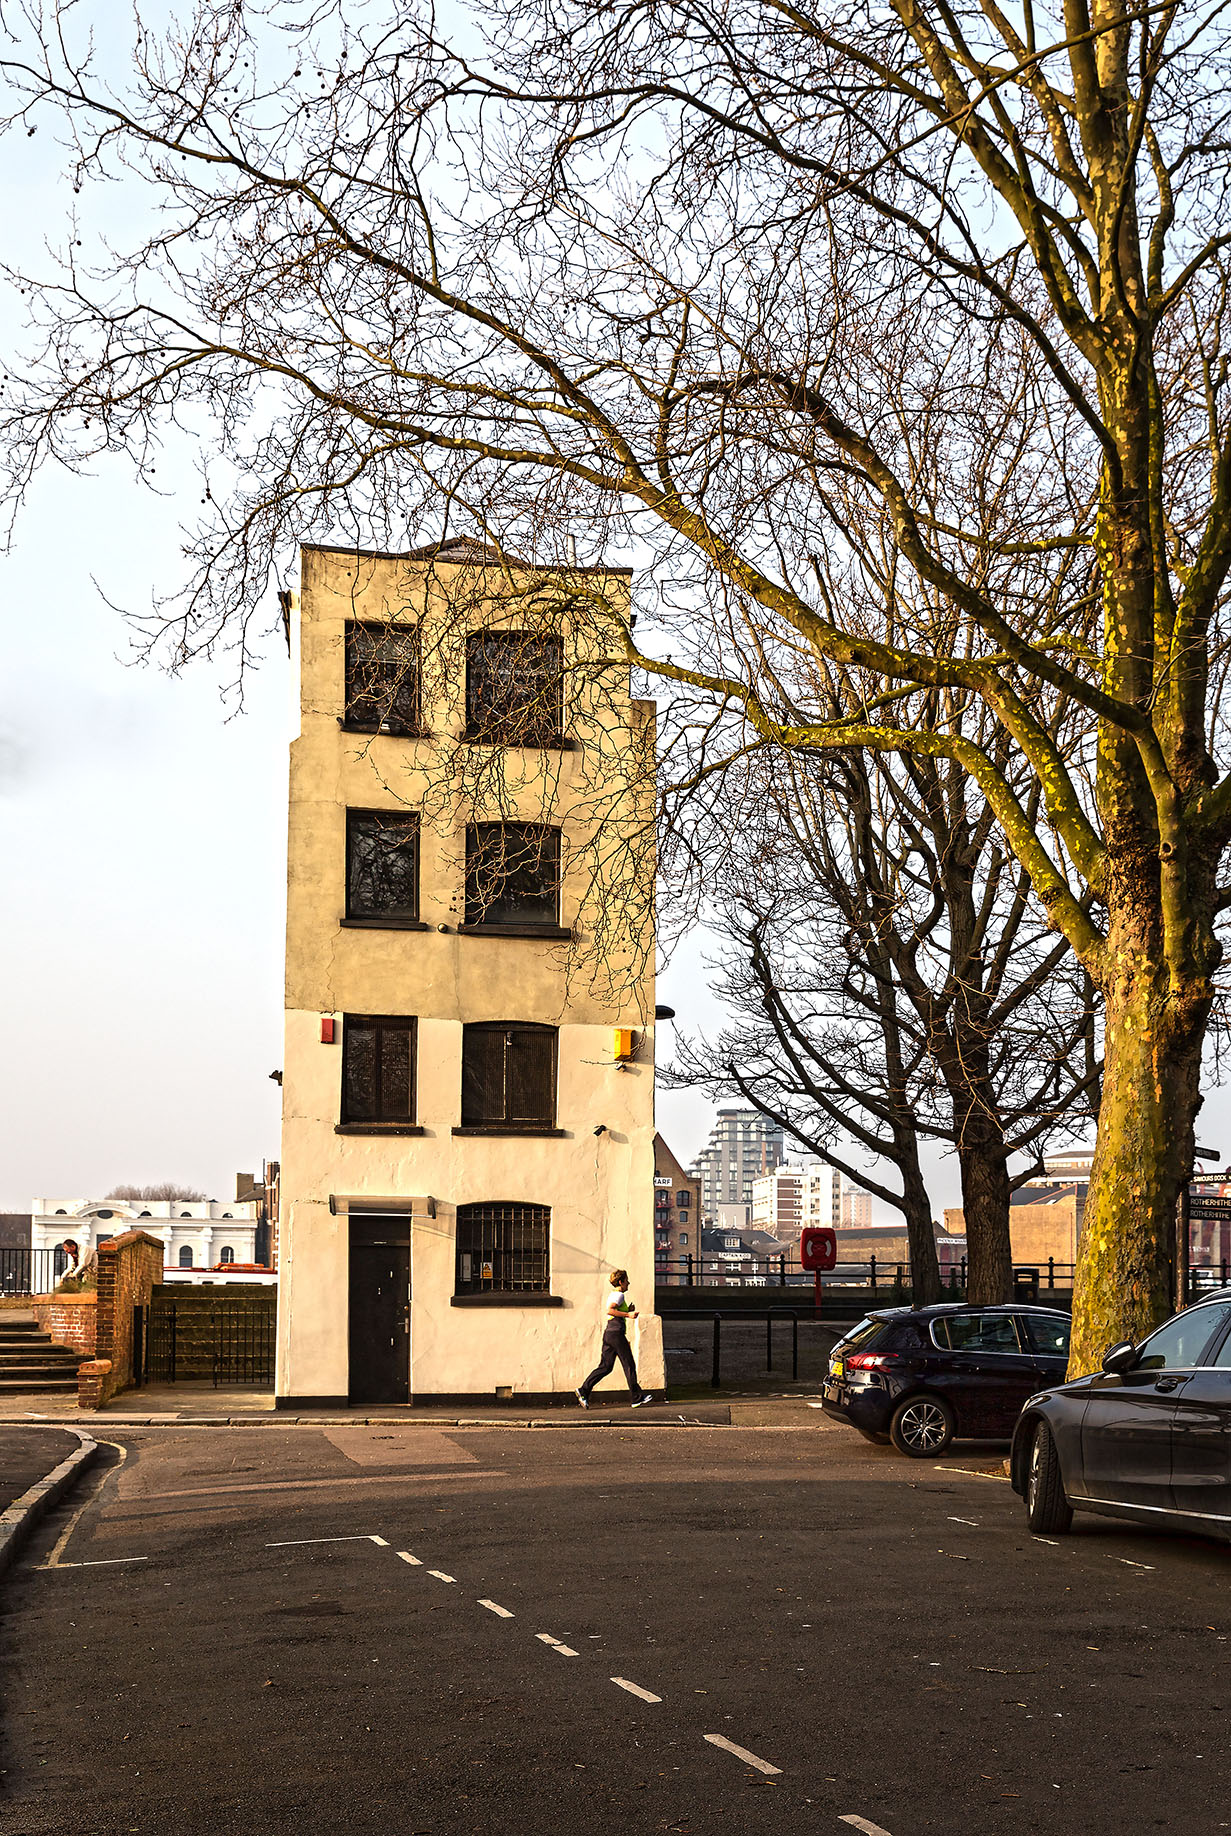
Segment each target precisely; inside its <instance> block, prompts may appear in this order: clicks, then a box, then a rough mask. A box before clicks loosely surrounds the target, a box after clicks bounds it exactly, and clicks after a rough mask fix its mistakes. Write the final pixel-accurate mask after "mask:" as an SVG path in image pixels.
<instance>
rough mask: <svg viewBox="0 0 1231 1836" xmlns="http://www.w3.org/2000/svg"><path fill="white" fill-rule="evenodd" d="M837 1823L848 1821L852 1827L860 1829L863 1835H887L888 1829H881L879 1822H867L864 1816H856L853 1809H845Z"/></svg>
mask: <svg viewBox="0 0 1231 1836" xmlns="http://www.w3.org/2000/svg"><path fill="white" fill-rule="evenodd" d="M838 1822H839V1823H849V1824H850V1826H851V1828H852V1829H856V1830H862V1832H863V1836H889V1831H888V1830H886V1829H882V1828H881V1826H880V1824H879V1823H869V1822H868V1820H867V1818H866V1817H857V1816H856V1815H855V1813H854V1811H847V1813H846V1815H845V1816H844V1817H839V1818H838Z"/></svg>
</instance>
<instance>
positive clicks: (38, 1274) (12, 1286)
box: [0, 1249, 69, 1294]
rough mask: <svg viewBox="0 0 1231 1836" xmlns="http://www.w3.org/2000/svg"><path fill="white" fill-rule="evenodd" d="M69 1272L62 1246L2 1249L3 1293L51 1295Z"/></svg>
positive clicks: (0, 1286) (0, 1287) (0, 1278)
mask: <svg viewBox="0 0 1231 1836" xmlns="http://www.w3.org/2000/svg"><path fill="white" fill-rule="evenodd" d="M68 1271H69V1259H68V1256H67V1255H66V1254H65V1252H64V1251H63V1250H62V1249H0V1294H50V1293H51V1290H52V1289H53V1288H54V1287H55V1285H56V1283H57V1282H58V1281H59V1279H60V1277H61V1276H62V1275H67V1274H68Z"/></svg>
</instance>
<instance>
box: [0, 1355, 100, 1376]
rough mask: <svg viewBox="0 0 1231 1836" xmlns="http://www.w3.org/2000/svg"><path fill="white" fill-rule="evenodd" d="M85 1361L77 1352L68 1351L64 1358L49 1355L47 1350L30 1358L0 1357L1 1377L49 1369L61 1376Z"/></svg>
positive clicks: (53, 1374)
mask: <svg viewBox="0 0 1231 1836" xmlns="http://www.w3.org/2000/svg"><path fill="white" fill-rule="evenodd" d="M84 1363H85V1359H84V1358H81V1357H79V1356H78V1354H77V1353H76V1352H67V1353H66V1354H65V1355H64V1357H62V1358H57V1357H55V1356H48V1355H47V1354H46V1353H45V1352H44V1353H40V1354H38V1355H37V1356H32V1357H29V1358H0V1377H24V1376H25V1375H26V1374H27V1372H29V1371H48V1372H50V1373H51V1375H52V1376H54V1377H60V1376H63V1375H65V1374H66V1373H68V1372H71V1371H75V1370H76V1369H77V1366H78V1365H79V1364H84Z"/></svg>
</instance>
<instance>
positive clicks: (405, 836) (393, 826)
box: [346, 810, 419, 918]
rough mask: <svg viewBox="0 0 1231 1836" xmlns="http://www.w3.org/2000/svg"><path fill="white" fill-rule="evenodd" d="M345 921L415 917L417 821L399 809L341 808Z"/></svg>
mask: <svg viewBox="0 0 1231 1836" xmlns="http://www.w3.org/2000/svg"><path fill="white" fill-rule="evenodd" d="M346 915H347V917H348V918H382V917H383V918H417V917H418V916H419V818H418V816H417V815H414V814H411V813H408V812H406V811H402V810H347V812H346Z"/></svg>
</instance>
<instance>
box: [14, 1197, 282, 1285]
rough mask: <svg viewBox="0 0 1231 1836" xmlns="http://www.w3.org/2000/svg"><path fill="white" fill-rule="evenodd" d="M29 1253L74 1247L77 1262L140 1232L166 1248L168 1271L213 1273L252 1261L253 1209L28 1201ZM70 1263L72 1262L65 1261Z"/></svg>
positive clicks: (194, 1203)
mask: <svg viewBox="0 0 1231 1836" xmlns="http://www.w3.org/2000/svg"><path fill="white" fill-rule="evenodd" d="M30 1208H31V1213H32V1215H31V1219H30V1247H31V1248H32V1249H35V1250H54V1249H58V1248H59V1247H60V1246H61V1245H62V1244H66V1243H72V1244H75V1245H76V1249H77V1260H78V1261H84V1259H85V1258H86V1256H88V1255H89V1253H90V1251H91V1250H92V1249H94V1248H95V1247H96V1246H97V1245H98V1244H99V1243H105V1242H106V1241H107V1239H108V1238H109V1237H118V1236H119V1235H120V1234H121V1232H122V1231H126V1230H145V1231H148V1232H149V1234H150V1235H151V1236H152V1237H160V1238H161V1239H162V1242H163V1244H164V1245H165V1250H164V1256H163V1261H164V1264H165V1266H166V1268H167V1269H168V1270H171V1269H184V1270H188V1269H212V1268H215V1267H217V1266H218V1265H220V1264H224V1263H232V1262H238V1263H244V1262H253V1261H255V1259H256V1231H257V1221H258V1220H257V1206H256V1205H255V1204H254V1203H252V1202H248V1203H244V1202H242V1201H236V1202H234V1203H231V1204H220V1203H219V1202H218V1200H217V1199H196V1200H189V1199H81V1198H67V1199H66V1198H36V1199H32V1200H31V1201H30ZM70 1259H71V1258H70Z"/></svg>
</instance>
